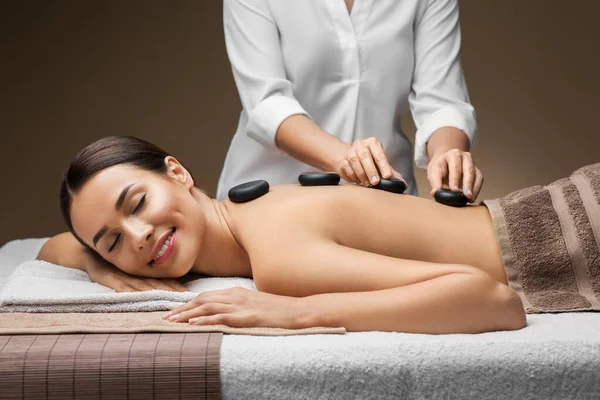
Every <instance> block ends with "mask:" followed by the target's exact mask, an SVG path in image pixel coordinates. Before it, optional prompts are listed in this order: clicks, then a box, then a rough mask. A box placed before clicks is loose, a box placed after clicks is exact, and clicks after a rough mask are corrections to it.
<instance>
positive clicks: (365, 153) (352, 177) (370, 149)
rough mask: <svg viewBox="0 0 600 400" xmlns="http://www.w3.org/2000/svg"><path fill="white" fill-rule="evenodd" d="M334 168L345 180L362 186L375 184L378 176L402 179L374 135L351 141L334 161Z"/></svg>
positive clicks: (377, 181)
mask: <svg viewBox="0 0 600 400" xmlns="http://www.w3.org/2000/svg"><path fill="white" fill-rule="evenodd" d="M335 169H336V171H335V172H337V173H338V174H339V175H340V177H341V178H342V179H344V180H345V181H347V182H354V183H357V184H362V185H364V186H369V185H377V184H378V183H379V179H380V178H384V179H389V178H392V177H393V178H397V179H401V180H403V181H404V178H403V177H402V175H401V174H400V173H399V172H397V171H395V170H394V169H393V168H392V167H391V166H390V163H389V161H388V159H387V157H386V155H385V152H384V150H383V146H382V144H381V142H380V141H379V140H378V139H377V138H375V137H370V138H367V139H360V140H356V141H355V142H354V143H352V145H351V146H350V148H349V149H348V150H347V152H346V153H345V154H343V155H342V156H341V157H340V159H339V160H338V161H337V162H336V168H335ZM405 183H406V181H405Z"/></svg>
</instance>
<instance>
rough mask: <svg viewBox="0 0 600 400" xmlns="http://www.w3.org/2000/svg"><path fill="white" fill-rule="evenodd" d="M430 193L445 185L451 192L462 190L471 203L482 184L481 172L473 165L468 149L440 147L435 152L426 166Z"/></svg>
mask: <svg viewBox="0 0 600 400" xmlns="http://www.w3.org/2000/svg"><path fill="white" fill-rule="evenodd" d="M427 179H429V184H430V185H431V195H432V196H433V194H434V193H435V192H436V191H437V190H439V189H442V188H443V187H444V186H447V187H448V188H450V190H452V191H453V192H462V193H463V194H464V195H465V196H467V198H468V199H469V202H471V203H473V202H474V201H475V199H476V198H477V196H478V195H479V192H480V191H481V187H482V186H483V174H482V173H481V171H480V170H479V168H477V167H476V166H475V162H474V161H473V156H472V155H471V153H469V152H468V151H463V150H460V149H456V148H455V149H447V148H442V149H439V150H437V151H436V152H435V154H434V155H433V157H431V160H430V161H429V165H428V166H427Z"/></svg>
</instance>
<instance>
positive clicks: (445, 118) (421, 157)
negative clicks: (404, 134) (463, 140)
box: [415, 107, 477, 168]
mask: <svg viewBox="0 0 600 400" xmlns="http://www.w3.org/2000/svg"><path fill="white" fill-rule="evenodd" d="M471 109H472V107H471ZM444 127H453V128H457V129H460V130H461V131H463V132H464V133H465V134H466V135H467V137H468V138H469V143H470V147H471V148H473V146H474V145H475V138H476V136H477V135H476V132H477V125H476V122H475V110H472V112H471V113H468V114H467V115H465V114H463V113H461V112H460V111H459V110H457V109H455V108H451V107H447V108H441V109H439V110H437V111H435V112H434V113H433V114H431V116H430V117H429V118H428V119H427V120H426V121H425V122H424V123H423V125H421V126H420V127H419V129H418V131H417V134H416V135H415V163H416V165H417V167H419V168H427V165H428V164H429V155H428V154H427V142H428V141H429V138H430V137H431V135H433V134H434V133H435V131H437V130H438V129H440V128H444Z"/></svg>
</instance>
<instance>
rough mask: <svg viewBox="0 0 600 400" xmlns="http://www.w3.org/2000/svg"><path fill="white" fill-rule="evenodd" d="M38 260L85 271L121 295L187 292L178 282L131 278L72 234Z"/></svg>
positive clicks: (47, 248) (59, 239)
mask: <svg viewBox="0 0 600 400" xmlns="http://www.w3.org/2000/svg"><path fill="white" fill-rule="evenodd" d="M36 259H38V260H42V261H46V262H49V263H52V264H56V265H61V266H63V267H67V268H74V269H78V270H80V271H85V272H87V273H88V275H89V276H90V279H91V280H92V281H94V282H96V283H99V284H101V285H104V286H106V287H109V288H111V289H114V290H116V291H117V292H135V291H142V290H153V289H161V290H170V291H173V290H175V291H181V292H185V291H186V290H187V289H186V288H185V286H183V285H182V284H180V283H179V282H177V281H176V280H174V279H162V280H157V279H150V278H141V277H136V276H133V275H129V274H127V273H125V272H123V271H121V270H119V269H117V268H116V267H115V266H114V265H112V264H110V263H108V262H106V261H105V260H103V259H101V258H100V257H98V256H97V255H96V254H94V253H93V252H92V251H90V250H89V249H87V248H85V247H83V246H82V245H81V243H79V242H78V241H77V239H75V236H73V235H72V234H71V233H70V232H64V233H61V234H58V235H56V236H53V237H52V238H50V239H49V240H48V241H47V242H46V243H44V246H42V248H41V249H40V252H39V253H38V255H37V257H36Z"/></svg>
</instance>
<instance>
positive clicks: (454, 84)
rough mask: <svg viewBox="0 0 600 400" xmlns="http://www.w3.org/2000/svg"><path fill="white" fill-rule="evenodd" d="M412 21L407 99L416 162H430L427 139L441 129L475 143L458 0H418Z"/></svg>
mask: <svg viewBox="0 0 600 400" xmlns="http://www.w3.org/2000/svg"><path fill="white" fill-rule="evenodd" d="M422 4H423V9H422V10H420V13H419V15H418V16H417V21H416V24H415V69H414V73H413V81H412V86H411V93H410V95H409V99H408V100H409V103H410V107H411V112H412V115H413V119H414V121H415V126H416V128H417V132H416V136H415V163H416V165H417V167H420V168H426V167H427V164H429V156H428V154H427V141H428V140H429V138H430V137H431V135H433V133H435V131H437V130H438V129H440V128H443V127H454V128H457V129H460V130H461V131H463V132H464V133H465V134H466V135H467V137H468V138H469V143H470V148H473V146H474V144H475V137H476V135H477V122H476V119H475V118H476V116H475V109H474V108H473V106H472V105H471V104H470V99H469V94H468V91H467V86H466V82H465V78H464V74H463V69H462V65H461V61H460V42H461V35H460V24H459V17H458V3H457V0H429V1H427V2H425V1H424V2H423V3H422Z"/></svg>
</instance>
